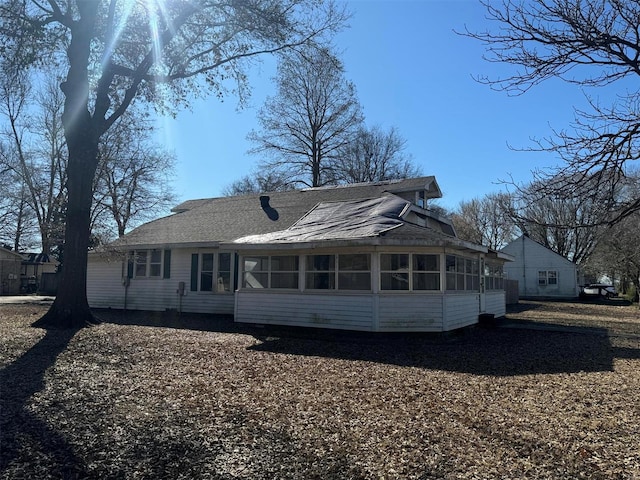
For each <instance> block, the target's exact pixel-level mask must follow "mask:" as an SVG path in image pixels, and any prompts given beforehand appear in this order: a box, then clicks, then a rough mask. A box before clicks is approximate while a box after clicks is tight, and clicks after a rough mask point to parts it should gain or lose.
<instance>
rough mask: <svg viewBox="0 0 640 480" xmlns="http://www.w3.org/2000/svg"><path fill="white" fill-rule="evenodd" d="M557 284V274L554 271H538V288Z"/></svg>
mask: <svg viewBox="0 0 640 480" xmlns="http://www.w3.org/2000/svg"><path fill="white" fill-rule="evenodd" d="M557 284H558V272H557V271H555V270H539V271H538V286H540V287H544V286H546V285H557Z"/></svg>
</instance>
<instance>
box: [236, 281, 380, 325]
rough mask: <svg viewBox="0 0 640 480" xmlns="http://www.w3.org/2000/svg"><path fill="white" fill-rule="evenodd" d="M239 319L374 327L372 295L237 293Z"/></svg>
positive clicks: (279, 322)
mask: <svg viewBox="0 0 640 480" xmlns="http://www.w3.org/2000/svg"><path fill="white" fill-rule="evenodd" d="M236 296H237V299H236V301H237V304H236V317H235V320H236V322H243V323H263V324H269V325H291V326H302V327H318V328H336V329H346V330H365V331H369V330H372V328H373V298H372V296H371V295H339V294H338V295H336V294H333V295H305V294H301V293H279V292H274V291H273V290H270V291H269V292H252V291H246V290H244V291H239V292H236Z"/></svg>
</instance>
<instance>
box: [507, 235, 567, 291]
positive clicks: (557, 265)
mask: <svg viewBox="0 0 640 480" xmlns="http://www.w3.org/2000/svg"><path fill="white" fill-rule="evenodd" d="M502 251H503V252H505V253H508V254H509V255H513V256H514V257H515V261H513V262H507V263H506V264H505V266H504V272H505V276H506V277H507V278H508V279H510V280H517V281H518V292H519V294H520V296H521V297H558V298H574V297H576V296H577V295H578V283H577V268H576V265H575V264H574V263H572V262H570V261H569V260H567V259H566V258H564V257H562V256H561V255H558V254H557V253H555V252H553V251H552V250H549V249H548V248H546V247H545V246H543V245H540V244H539V243H537V242H534V241H533V240H531V239H530V238H528V237H524V236H523V237H520V238H518V239H517V240H514V241H513V242H511V243H510V244H509V245H507V246H506V247H505V248H504V249H503V250H502ZM549 270H552V271H556V272H558V283H557V284H556V285H538V272H539V271H549Z"/></svg>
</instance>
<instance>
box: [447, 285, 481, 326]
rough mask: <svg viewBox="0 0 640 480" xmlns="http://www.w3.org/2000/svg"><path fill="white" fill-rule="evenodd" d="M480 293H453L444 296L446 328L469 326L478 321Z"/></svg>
mask: <svg viewBox="0 0 640 480" xmlns="http://www.w3.org/2000/svg"><path fill="white" fill-rule="evenodd" d="M479 314H480V294H479V293H472V294H451V295H445V296H444V322H443V326H444V328H443V329H444V330H445V331H448V330H455V329H456V328H462V327H468V326H469V325H475V324H476V323H478V315H479Z"/></svg>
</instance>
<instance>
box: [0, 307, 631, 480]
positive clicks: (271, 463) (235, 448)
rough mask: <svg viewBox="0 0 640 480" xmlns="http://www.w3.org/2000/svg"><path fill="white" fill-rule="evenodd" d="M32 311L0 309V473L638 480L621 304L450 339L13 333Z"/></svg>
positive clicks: (209, 324)
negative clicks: (0, 388) (0, 379)
mask: <svg viewBox="0 0 640 480" xmlns="http://www.w3.org/2000/svg"><path fill="white" fill-rule="evenodd" d="M525 307H526V308H525ZM44 309H45V307H43V306H34V305H17V306H8V305H5V306H0V337H1V340H0V367H2V369H3V370H2V390H1V391H0V396H1V400H2V405H1V406H2V410H1V412H0V415H1V424H0V427H1V430H0V442H1V444H0V447H1V462H0V475H1V476H2V478H11V479H14V478H16V479H17V478H25V479H26V478H95V479H98V478H100V479H102V478H123V479H124V478H127V479H129V478H135V479H152V478H153V479H157V478H171V479H173V478H185V479H193V478H211V479H216V478H220V479H235V478H246V479H276V478H294V479H298V478H299V479H314V478H316V479H331V478H335V479H348V478H353V479H361V478H362V479H365V478H366V479H383V478H384V479H394V478H403V479H404V478H421V479H430V478H450V479H463V478H478V479H492V478H495V479H498V478H500V479H502V478H530V479H545V478H550V479H566V478H595V479H599V478H602V479H605V478H606V479H610V478H621V479H639V478H640V453H639V449H638V438H640V427H639V425H640V399H639V395H640V315H639V313H638V310H637V309H635V308H634V307H630V306H622V305H618V304H613V305H586V306H585V305H581V304H564V303H528V304H521V306H520V308H518V309H517V311H514V312H513V313H511V314H510V315H509V319H508V323H511V324H513V326H516V327H519V328H497V329H481V328H476V329H471V330H469V331H466V332H464V333H462V334H458V335H453V336H430V335H416V336H406V335H385V336H376V335H364V334H363V335H359V334H347V333H342V332H333V333H327V334H321V333H320V332H309V331H305V330H286V331H278V330H261V329H257V328H255V329H251V328H247V327H242V326H237V325H234V324H230V323H229V322H227V321H224V320H209V319H206V318H203V317H193V318H183V319H182V320H181V323H180V326H181V327H183V328H163V327H161V326H157V325H168V324H169V322H168V321H167V320H166V319H160V318H152V317H149V316H148V315H140V314H138V315H132V316H129V317H127V318H126V319H124V320H123V319H122V318H121V317H120V316H119V314H117V313H106V312H101V315H102V316H103V317H104V319H105V320H106V321H107V322H108V323H104V324H102V325H100V326H97V327H94V328H91V329H85V330H82V331H79V332H77V333H74V332H65V331H43V330H39V329H34V328H31V327H30V326H29V325H30V323H31V322H32V321H34V320H35V319H37V318H38V317H39V316H40V315H41V314H42V313H43V312H44V311H45V310H44ZM550 324H553V325H555V327H554V328H556V330H555V331H549V330H548V328H549V326H550ZM151 325H156V326H151ZM532 325H534V326H536V325H537V326H538V327H540V326H541V327H544V328H545V329H531V328H530V327H531V326H532ZM523 326H526V327H527V328H522V327H523ZM572 326H578V327H580V328H579V329H577V330H575V331H574V330H573V327H572Z"/></svg>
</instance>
